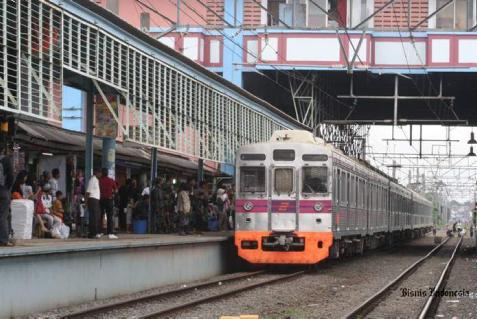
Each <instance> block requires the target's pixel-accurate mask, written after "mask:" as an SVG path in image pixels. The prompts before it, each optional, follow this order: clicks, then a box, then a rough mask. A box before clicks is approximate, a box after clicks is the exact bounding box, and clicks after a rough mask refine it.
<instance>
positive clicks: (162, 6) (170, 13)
mask: <svg viewBox="0 0 477 319" xmlns="http://www.w3.org/2000/svg"><path fill="white" fill-rule="evenodd" d="M107 1H108V0H97V1H95V2H96V3H97V4H99V5H101V6H103V7H105V8H106V4H107ZM117 1H118V3H119V12H118V15H119V16H120V17H121V18H122V19H124V20H126V21H127V22H129V23H130V24H131V25H133V26H135V27H137V28H139V27H140V26H141V21H140V15H141V12H149V15H150V25H151V27H169V26H170V25H171V22H170V21H167V20H166V19H164V18H161V17H160V15H158V14H157V13H154V12H153V10H150V9H148V8H147V7H146V6H144V5H141V4H140V3H139V2H138V1H135V0H117ZM219 1H220V0H219ZM141 2H143V3H144V4H146V5H147V6H149V7H151V8H153V9H157V11H158V12H160V14H162V15H163V16H166V17H167V18H169V19H170V20H172V21H174V22H177V6H176V5H175V3H176V1H175V0H148V1H141ZM204 2H205V0H204ZM186 5H187V6H186ZM188 7H189V8H188ZM206 17H207V9H206V8H205V7H204V6H202V5H201V4H200V3H199V2H197V1H188V2H186V3H185V4H184V3H182V4H181V10H180V21H179V22H180V24H181V25H191V26H199V25H204V24H206V22H205V21H207V20H206V19H207V18H206ZM204 19H205V21H204Z"/></svg>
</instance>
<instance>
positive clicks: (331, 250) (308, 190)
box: [235, 130, 432, 264]
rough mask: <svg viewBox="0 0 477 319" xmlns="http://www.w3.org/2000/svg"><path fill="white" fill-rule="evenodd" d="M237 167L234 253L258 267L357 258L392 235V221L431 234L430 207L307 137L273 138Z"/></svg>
mask: <svg viewBox="0 0 477 319" xmlns="http://www.w3.org/2000/svg"><path fill="white" fill-rule="evenodd" d="M236 163H237V170H236V172H237V176H236V178H237V179H236V180H237V192H236V203H235V211H236V218H235V223H236V225H235V229H236V231H235V245H236V246H237V248H238V253H239V256H240V257H242V258H243V259H245V260H247V261H248V262H250V263H253V264H315V263H318V262H319V261H321V260H323V259H326V258H328V257H330V256H333V257H337V256H339V255H340V254H344V253H346V252H358V253H359V252H362V251H363V249H364V247H365V245H367V246H372V245H373V244H378V242H379V241H382V238H387V237H386V236H388V237H389V236H390V235H392V234H393V232H394V228H393V227H391V226H395V225H392V223H391V222H390V221H391V220H401V219H402V220H403V221H405V220H409V221H410V222H409V223H408V224H409V225H404V224H403V225H397V226H398V228H399V230H400V231H403V230H405V229H406V228H408V230H411V231H419V232H422V231H426V230H428V229H429V228H430V226H432V216H431V206H430V202H428V201H427V200H425V199H424V198H422V197H421V196H420V195H418V194H417V193H414V192H412V191H409V190H407V189H406V188H404V187H402V186H401V185H399V184H396V183H394V181H391V180H390V179H389V178H388V177H386V176H385V175H384V174H382V173H380V172H378V171H377V170H375V169H372V168H370V167H369V166H368V167H367V166H366V165H363V163H360V162H359V161H357V160H355V159H351V158H349V157H347V156H345V155H343V154H342V153H341V152H340V151H338V150H336V149H334V148H333V147H332V146H330V145H327V144H325V143H324V142H323V141H322V140H320V139H316V138H315V137H314V136H313V135H312V134H311V133H309V132H306V131H293V130H289V131H276V132H275V133H274V134H273V136H272V138H271V140H270V141H269V142H267V143H258V144H252V145H246V146H243V147H242V148H241V149H240V150H239V152H238V154H237V160H236ZM391 184H392V185H391ZM391 186H392V187H391ZM391 191H392V192H394V193H395V194H394V193H393V195H394V196H391V197H390V195H391V194H390V192H391ZM378 197H379V198H380V199H378ZM388 198H395V199H396V200H401V201H403V203H404V202H407V203H408V204H409V205H399V206H398V205H391V204H390V203H389V205H388V201H387V200H388ZM416 201H417V202H416ZM414 202H416V205H413V203H414ZM419 204H420V205H419ZM394 206H395V207H399V209H397V210H393V207H394ZM414 207H418V209H416V208H414ZM406 209H408V211H406ZM410 214H414V215H415V216H412V218H408V219H406V218H399V217H404V216H408V215H410ZM393 218H394V219H393Z"/></svg>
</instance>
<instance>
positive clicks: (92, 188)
mask: <svg viewBox="0 0 477 319" xmlns="http://www.w3.org/2000/svg"><path fill="white" fill-rule="evenodd" d="M99 178H101V170H100V169H99V168H95V169H94V174H93V176H91V178H90V179H89V182H88V187H87V188H86V203H87V208H88V212H89V234H88V237H89V238H101V236H102V234H101V207H100V204H99V200H100V196H101V193H100V189H99Z"/></svg>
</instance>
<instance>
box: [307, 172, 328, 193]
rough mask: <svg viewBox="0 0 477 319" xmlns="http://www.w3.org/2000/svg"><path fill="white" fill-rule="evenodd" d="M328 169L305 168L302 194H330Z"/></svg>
mask: <svg viewBox="0 0 477 319" xmlns="http://www.w3.org/2000/svg"><path fill="white" fill-rule="evenodd" d="M327 181H328V168H327V167H326V166H324V167H323V166H322V167H304V168H303V185H302V193H304V194H316V193H327V192H328V182H327Z"/></svg>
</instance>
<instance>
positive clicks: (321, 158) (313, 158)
mask: <svg viewBox="0 0 477 319" xmlns="http://www.w3.org/2000/svg"><path fill="white" fill-rule="evenodd" d="M301 159H302V160H303V161H305V162H326V161H327V160H328V155H326V154H303V156H302V157H301Z"/></svg>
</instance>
